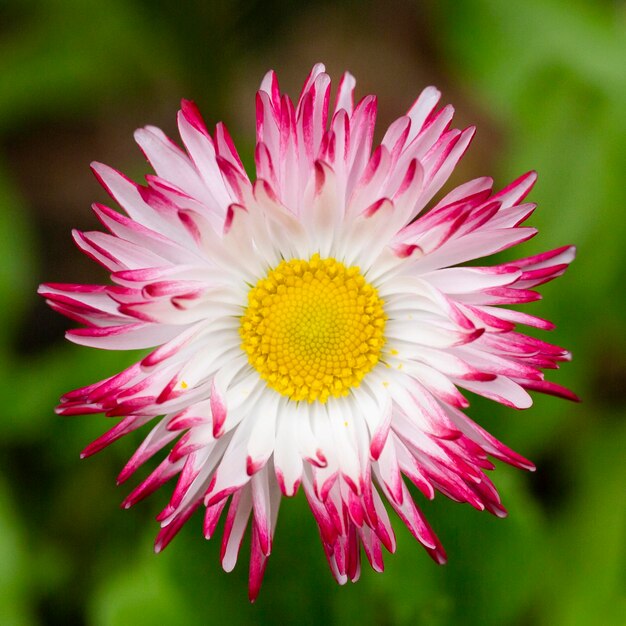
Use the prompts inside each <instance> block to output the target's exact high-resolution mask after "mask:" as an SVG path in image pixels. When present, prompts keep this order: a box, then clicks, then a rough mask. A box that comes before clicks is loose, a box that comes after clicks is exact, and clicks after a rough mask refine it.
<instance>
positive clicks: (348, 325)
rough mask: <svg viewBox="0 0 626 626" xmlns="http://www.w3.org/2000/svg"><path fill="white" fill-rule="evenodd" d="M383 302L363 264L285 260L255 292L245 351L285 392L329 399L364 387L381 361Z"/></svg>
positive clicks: (246, 319) (247, 314) (245, 325)
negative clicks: (368, 277)
mask: <svg viewBox="0 0 626 626" xmlns="http://www.w3.org/2000/svg"><path fill="white" fill-rule="evenodd" d="M383 304H384V303H383V300H381V298H380V297H379V296H378V292H377V291H376V289H375V288H374V287H372V285H370V284H369V283H368V282H367V281H366V280H365V278H364V277H363V275H362V274H361V270H360V268H359V267H356V266H353V267H346V266H345V265H344V264H343V263H340V262H339V261H337V260H335V259H333V258H328V259H322V258H320V256H319V255H318V254H314V255H313V256H312V257H311V258H310V259H309V260H308V261H304V260H302V259H292V260H290V261H282V262H281V263H280V264H279V265H278V266H277V267H275V268H274V269H272V270H270V271H269V272H268V274H267V276H266V277H265V278H262V279H261V280H259V281H258V282H257V284H256V285H255V286H254V287H252V288H251V289H250V291H249V293H248V305H247V307H246V309H245V311H244V314H243V316H242V317H241V326H240V328H239V334H240V336H241V339H242V343H241V348H242V349H243V350H244V352H245V353H246V354H247V355H248V361H249V362H250V365H252V367H254V368H255V369H256V370H257V372H258V373H259V374H260V376H261V378H262V379H263V380H265V381H266V382H267V384H268V385H269V386H270V387H271V388H272V389H274V390H276V391H278V393H280V394H282V395H284V396H287V397H288V398H290V399H291V400H295V401H300V400H306V401H308V402H314V401H315V400H318V401H319V402H326V400H328V398H329V397H331V396H333V397H339V396H345V395H347V394H348V392H349V390H350V389H351V388H352V387H358V386H359V384H360V382H361V380H362V379H363V377H364V376H365V375H366V374H367V373H368V372H369V371H370V370H371V369H372V368H373V367H374V366H375V365H376V363H378V361H379V359H380V354H381V350H382V347H383V345H384V343H385V337H384V330H385V320H386V319H387V318H386V315H385V311H384V308H383Z"/></svg>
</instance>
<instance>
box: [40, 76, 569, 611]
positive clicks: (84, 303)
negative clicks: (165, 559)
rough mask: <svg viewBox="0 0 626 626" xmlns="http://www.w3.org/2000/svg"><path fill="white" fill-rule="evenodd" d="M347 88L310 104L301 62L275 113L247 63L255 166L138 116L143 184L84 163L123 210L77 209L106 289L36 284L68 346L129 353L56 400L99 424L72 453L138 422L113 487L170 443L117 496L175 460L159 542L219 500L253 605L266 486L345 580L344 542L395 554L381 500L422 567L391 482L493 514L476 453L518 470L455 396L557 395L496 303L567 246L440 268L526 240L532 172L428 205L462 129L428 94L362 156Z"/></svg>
mask: <svg viewBox="0 0 626 626" xmlns="http://www.w3.org/2000/svg"><path fill="white" fill-rule="evenodd" d="M354 85H355V81H354V79H353V77H352V76H351V75H350V74H348V73H346V74H345V75H344V76H343V78H342V80H341V82H340V84H339V87H338V92H337V97H336V101H335V104H334V107H333V108H332V110H331V108H330V98H329V93H330V78H329V77H328V75H327V74H326V73H325V71H324V67H323V66H322V65H316V66H315V67H314V68H313V70H312V72H311V74H310V75H309V77H308V78H307V80H306V82H305V85H304V88H303V90H302V94H301V96H300V98H299V100H298V103H297V105H295V106H294V104H293V103H292V101H291V100H290V99H289V97H287V96H286V95H282V94H281V92H280V90H279V87H278V82H277V80H276V76H275V74H274V73H273V72H269V73H268V74H267V76H266V77H265V78H264V80H263V82H262V85H261V89H260V91H259V92H258V94H257V145H256V151H255V162H256V180H255V181H251V180H250V179H249V177H248V175H247V174H246V171H245V170H244V167H243V165H242V163H241V160H240V159H239V156H238V154H237V151H236V150H235V147H234V145H233V142H232V140H231V138H230V136H229V134H228V132H227V131H226V128H225V127H224V126H223V125H222V124H218V125H217V126H216V128H215V132H214V133H212V134H211V133H210V132H209V131H208V130H207V128H206V126H205V124H204V122H203V120H202V118H201V117H200V114H199V112H198V110H197V108H196V107H195V105H194V104H192V103H191V102H187V101H183V103H182V109H181V111H180V112H179V114H178V125H179V130H180V135H181V138H182V141H183V144H184V148H185V149H184V150H183V149H181V148H180V147H179V146H178V145H177V144H176V143H174V142H173V141H171V140H170V139H168V138H167V137H166V136H165V135H164V134H163V133H162V132H161V131H160V130H159V129H157V128H154V127H150V126H148V127H146V128H143V129H140V130H138V131H137V132H136V134H135V138H136V140H137V143H138V144H139V146H140V147H141V149H142V150H143V152H144V154H145V155H146V157H147V159H148V160H149V162H150V163H151V165H152V167H153V168H154V170H155V172H156V174H155V175H148V176H147V177H146V184H145V185H143V186H142V185H138V184H135V183H134V182H132V181H131V180H129V179H128V178H126V177H124V176H123V175H122V174H120V173H119V172H117V171H115V170H113V169H111V168H110V167H107V166H105V165H102V164H98V163H96V164H94V165H93V170H94V172H95V174H96V176H97V177H98V179H99V180H100V182H101V183H102V185H103V186H104V187H105V188H106V189H107V191H108V192H109V194H110V195H111V197H112V198H113V199H114V200H115V201H116V203H117V204H119V205H120V206H121V207H122V209H123V210H124V211H125V213H126V215H123V214H121V213H119V212H117V211H116V210H113V209H110V208H108V207H106V206H103V205H100V204H96V205H94V207H93V208H94V211H95V213H96V215H97V216H98V218H99V219H100V221H101V222H102V224H103V226H104V227H105V228H106V229H107V231H108V233H102V232H87V233H81V232H75V233H74V238H75V241H76V243H77V244H78V246H79V247H80V248H81V249H82V250H83V251H84V252H85V253H86V254H87V255H89V256H90V257H92V258H93V259H95V260H96V261H97V262H98V263H100V264H101V265H103V266H104V267H105V268H106V269H107V270H109V271H110V273H111V279H112V283H113V284H111V285H105V286H101V285H69V284H47V285H43V286H42V287H41V288H40V292H41V293H42V294H43V295H44V296H45V297H46V298H47V300H48V302H49V304H50V306H52V307H53V308H54V309H55V310H57V311H59V312H61V313H63V314H65V315H67V316H69V317H71V318H72V319H74V320H76V321H78V322H80V323H81V324H82V325H83V327H81V328H78V329H76V330H71V331H69V332H68V333H67V336H68V338H69V339H70V340H71V341H74V342H75V343H78V344H82V345H86V346H92V347H97V348H103V349H111V350H126V349H137V348H143V349H145V348H149V349H150V351H149V352H148V353H147V354H146V356H144V357H143V358H142V359H141V361H139V362H138V363H135V364H134V365H132V366H131V367H129V368H128V369H125V370H124V371H122V372H120V373H119V374H117V375H115V376H112V377H110V378H108V379H106V380H104V381H101V382H98V383H95V384H93V385H89V386H88V387H84V388H81V389H78V390H76V391H72V392H70V393H68V394H66V395H65V396H64V397H63V398H62V402H61V405H60V407H59V408H58V412H59V413H61V414H63V415H70V414H81V413H98V412H103V413H105V414H106V415H107V416H110V417H113V418H118V421H116V423H115V425H114V426H113V428H111V429H110V430H109V431H108V432H106V433H105V434H104V435H102V436H101V437H100V438H99V439H97V440H96V441H94V442H93V443H92V444H90V445H89V446H87V448H86V449H85V450H84V452H83V456H88V455H90V454H93V453H95V452H97V451H99V450H101V449H102V448H104V447H105V446H107V445H109V444H110V443H112V442H114V441H115V440H117V439H119V438H120V437H122V436H123V435H126V434H128V433H130V432H132V431H134V430H136V429H138V428H140V427H142V426H144V425H146V424H148V423H149V422H150V423H152V430H151V431H150V432H149V434H148V435H147V437H146V438H145V440H144V441H143V443H142V444H141V445H140V446H139V449H138V450H137V451H136V452H135V454H134V455H133V456H132V458H131V459H130V461H129V462H128V464H127V465H126V466H125V467H124V469H123V470H122V472H121V474H120V476H119V481H120V482H123V481H125V480H126V479H127V478H129V477H130V476H131V474H133V473H134V472H135V471H136V470H137V469H138V468H139V467H140V466H141V465H143V464H144V463H145V462H146V461H148V460H149V459H150V458H151V457H152V456H153V455H155V454H156V453H157V452H159V451H160V450H162V449H163V448H166V447H167V448H168V449H169V453H168V454H167V456H166V457H165V459H164V460H163V461H162V462H161V463H160V464H158V466H157V467H156V469H154V470H153V471H152V473H150V474H149V476H148V477H147V478H146V479H145V480H143V482H141V483H140V484H139V486H137V487H136V488H135V489H134V490H133V491H132V492H131V494H130V495H129V496H128V497H127V498H126V500H125V501H124V502H125V505H126V506H131V505H132V504H135V503H136V502H138V501H139V500H141V499H142V498H144V497H146V496H147V495H149V494H150V493H152V492H153V491H155V490H156V489H157V488H159V487H160V486H161V485H163V484H164V483H165V482H167V481H168V480H169V479H171V478H174V477H177V483H176V486H175V488H174V490H173V493H172V496H171V499H170V501H169V503H168V504H167V506H166V507H165V509H164V510H163V511H162V513H161V514H160V515H159V516H158V520H159V522H160V524H161V531H160V532H159V534H158V536H157V540H156V549H157V551H158V550H161V549H162V548H163V547H165V546H166V545H167V544H168V543H169V542H170V540H171V539H172V538H173V537H174V536H175V535H176V533H177V532H178V530H179V529H180V528H181V526H182V525H183V524H184V523H185V521H186V520H187V519H188V518H189V517H190V516H191V515H192V514H193V513H194V511H195V510H196V509H198V508H199V507H203V508H204V510H205V518H204V534H205V536H206V537H207V538H209V537H211V536H212V535H213V533H214V531H215V528H216V525H217V522H218V520H219V518H220V516H221V515H222V512H223V511H224V509H225V507H226V505H227V504H228V511H227V513H226V522H225V529H224V536H223V540H222V565H223V567H224V569H226V570H231V569H232V568H233V567H234V565H235V562H236V560H237V554H238V551H239V547H240V544H241V541H242V537H243V534H244V532H245V530H246V527H247V526H248V525H250V526H251V533H252V534H251V537H252V538H251V551H252V554H251V560H250V597H251V598H252V599H254V598H255V597H256V594H257V593H258V590H259V586H260V584H261V578H262V576H263V571H264V568H265V564H266V560H267V558H268V556H269V554H270V552H271V549H272V539H273V534H274V528H275V524H276V518H277V514H278V507H279V505H280V501H281V498H282V496H293V495H294V494H295V493H296V492H297V491H298V490H299V487H300V486H302V488H303V491H304V493H305V495H306V498H307V500H308V502H309V505H310V507H311V510H312V512H313V515H314V516H315V519H316V521H317V523H318V525H319V529H320V534H321V538H322V544H323V548H324V552H325V554H326V557H327V559H328V562H329V564H330V568H331V570H332V573H333V575H334V576H335V577H336V579H337V580H338V581H339V582H340V583H343V582H345V581H346V580H348V579H351V580H356V579H357V578H358V576H359V571H360V554H361V546H363V548H364V552H365V555H366V557H367V559H368V560H369V562H370V564H371V565H372V567H373V568H374V569H375V570H377V571H380V570H382V568H383V559H382V549H381V548H382V547H383V546H384V547H385V548H386V549H387V550H389V551H392V552H393V550H394V549H395V540H394V533H393V529H392V526H391V523H390V520H389V517H388V515H387V511H386V508H385V505H384V504H383V497H384V498H385V499H386V500H387V501H388V502H389V503H390V505H391V507H392V508H393V509H394V510H395V511H396V513H397V514H398V515H399V516H400V518H401V519H402V521H403V522H404V523H405V524H406V525H407V526H408V528H409V530H410V531H411V532H412V533H413V534H414V535H415V537H416V538H417V539H418V541H419V542H420V543H421V544H422V545H423V546H424V547H425V548H426V550H427V551H428V553H429V554H430V555H431V556H432V557H433V559H435V560H436V561H437V562H440V563H441V562H444V560H445V553H444V551H443V548H442V546H441V544H440V543H439V541H438V539H437V537H436V536H435V534H434V533H433V531H432V530H431V528H430V526H429V525H428V523H427V522H426V521H425V519H424V517H423V516H422V513H421V512H420V510H419V509H418V508H417V506H416V504H415V503H414V501H413V497H412V495H411V493H410V491H409V489H408V488H407V485H406V482H405V478H408V479H409V480H410V481H411V482H412V483H414V485H415V486H416V487H417V489H418V490H419V491H421V492H422V493H423V494H424V496H425V497H427V498H432V497H433V496H434V494H435V491H440V492H441V493H443V494H445V495H447V496H448V497H450V498H452V499H454V500H458V501H461V502H467V503H469V504H470V505H472V506H473V507H475V508H477V509H479V510H484V509H487V510H488V511H490V512H492V513H494V514H496V515H504V514H505V509H504V508H503V506H502V505H501V503H500V499H499V497H498V494H497V492H496V489H495V488H494V486H493V484H492V483H491V481H490V480H489V479H488V478H487V476H486V475H485V470H490V469H493V467H494V466H493V464H492V463H491V461H490V460H489V459H488V457H489V456H491V457H494V458H496V459H500V460H502V461H505V462H507V463H510V464H512V465H515V466H517V467H520V468H524V469H532V468H533V465H532V463H530V462H529V461H527V460H526V459H524V458H523V457H521V456H520V455H518V454H516V453H515V452H513V451H512V450H510V449H509V448H507V447H505V446H504V445H503V444H502V443H500V442H499V441H497V440H496V439H495V438H494V437H492V436H491V435H490V434H489V433H487V432H486V431H485V430H483V429H482V428H481V427H480V426H478V425H477V424H476V423H474V422H473V421H472V420H470V419H469V418H468V417H467V416H466V415H465V414H464V413H463V409H465V408H466V407H467V406H468V405H469V402H468V400H467V399H466V397H465V395H463V393H462V390H466V391H469V392H472V393H475V394H479V395H482V396H485V397H487V398H491V399H492V400H495V401H496V402H500V403H502V404H505V405H507V406H511V407H515V408H518V409H525V408H528V407H529V406H530V405H531V398H530V396H529V394H528V390H534V391H541V392H545V393H551V394H555V395H558V396H562V397H565V398H569V399H575V396H574V395H573V394H572V393H571V392H570V391H568V390H566V389H564V388H562V387H560V386H559V385H556V384H554V383H551V382H547V381H545V380H544V376H543V373H542V370H543V369H546V368H555V367H557V364H558V362H559V361H564V360H568V359H569V358H570V355H569V354H568V352H566V351H565V350H563V349H561V348H559V347H556V346H553V345H551V344H549V343H546V342H544V341H541V340H539V339H535V338H532V337H529V336H527V335H525V334H523V333H522V332H520V330H519V329H518V327H519V326H521V325H526V326H533V327H536V328H540V329H543V330H550V329H551V328H552V327H553V326H552V324H551V323H550V322H548V321H546V320H543V319H540V318H538V317H535V316H532V315H529V314H527V313H523V312H519V311H517V310H511V309H508V308H505V307H502V306H501V305H508V304H522V303H526V302H531V301H533V300H536V299H537V298H538V297H539V296H538V294H537V292H536V291H534V287H536V286H537V285H540V284H542V283H544V282H546V281H549V280H551V279H553V278H555V277H557V276H559V275H561V274H562V273H563V272H564V271H565V269H566V268H567V265H568V264H569V263H570V261H571V260H572V259H573V257H574V250H573V248H572V247H563V248H559V249H556V250H552V251H550V252H546V253H544V254H539V255H536V256H531V257H525V258H521V259H518V260H516V261H511V262H507V263H503V264H499V265H492V266H476V265H472V266H463V265H462V264H463V263H466V262H468V261H473V260H475V259H479V258H482V257H485V256H488V255H490V254H493V253H495V252H499V251H501V250H505V249H507V248H509V247H511V246H514V245H516V244H518V243H521V242H523V241H526V240H527V239H530V238H531V237H532V236H533V235H534V234H535V233H536V231H535V229H533V228H529V227H523V226H521V224H522V223H523V222H524V221H525V220H526V219H527V218H528V217H529V216H530V214H531V213H532V211H533V209H534V205H533V204H529V203H525V202H524V198H525V197H526V195H527V194H528V192H529V191H530V189H531V187H532V185H533V183H534V181H535V174H534V173H532V172H531V173H528V174H525V175H524V176H522V177H520V178H519V179H517V180H516V181H514V182H513V183H511V184H510V185H508V186H507V187H506V188H504V189H502V190H501V191H497V192H494V191H493V190H492V180H491V179H489V178H479V179H476V180H472V181H470V182H468V183H465V184H464V185H461V186H460V187H457V188H456V189H454V190H452V191H451V192H450V193H448V194H447V195H446V196H445V197H443V198H442V199H441V200H439V202H438V203H437V204H436V205H435V206H433V207H432V208H429V202H430V201H431V200H432V198H433V197H434V196H435V194H437V193H438V192H439V191H440V189H441V188H442V186H443V185H444V183H445V182H446V180H447V179H448V177H449V176H450V174H451V173H452V171H453V169H454V167H455V165H456V164H457V162H458V161H459V159H460V158H461V156H462V155H463V153H464V152H465V150H466V149H467V147H468V145H469V143H470V141H471V138H472V136H473V134H474V129H473V128H468V129H466V130H463V131H461V130H456V129H450V123H451V120H452V115H453V109H452V107H450V106H445V107H443V108H441V109H437V103H438V101H439V97H440V94H439V92H438V91H437V90H436V89H435V88H433V87H429V88H427V89H425V90H424V91H423V92H422V94H421V95H420V96H419V98H418V99H417V100H416V102H415V104H414V105H413V106H412V107H411V109H410V110H409V112H408V113H407V114H406V115H405V116H402V117H400V118H399V119H398V120H396V121H395V122H394V123H393V124H392V125H391V126H390V127H389V129H388V130H387V132H386V133H385V135H384V137H383V139H382V142H381V144H380V145H379V146H378V147H376V148H375V149H374V150H373V151H372V141H373V134H374V122H375V117H376V99H375V97H373V96H367V97H365V98H363V99H362V100H361V101H360V102H359V103H358V104H356V105H354V104H353V89H354Z"/></svg>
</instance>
